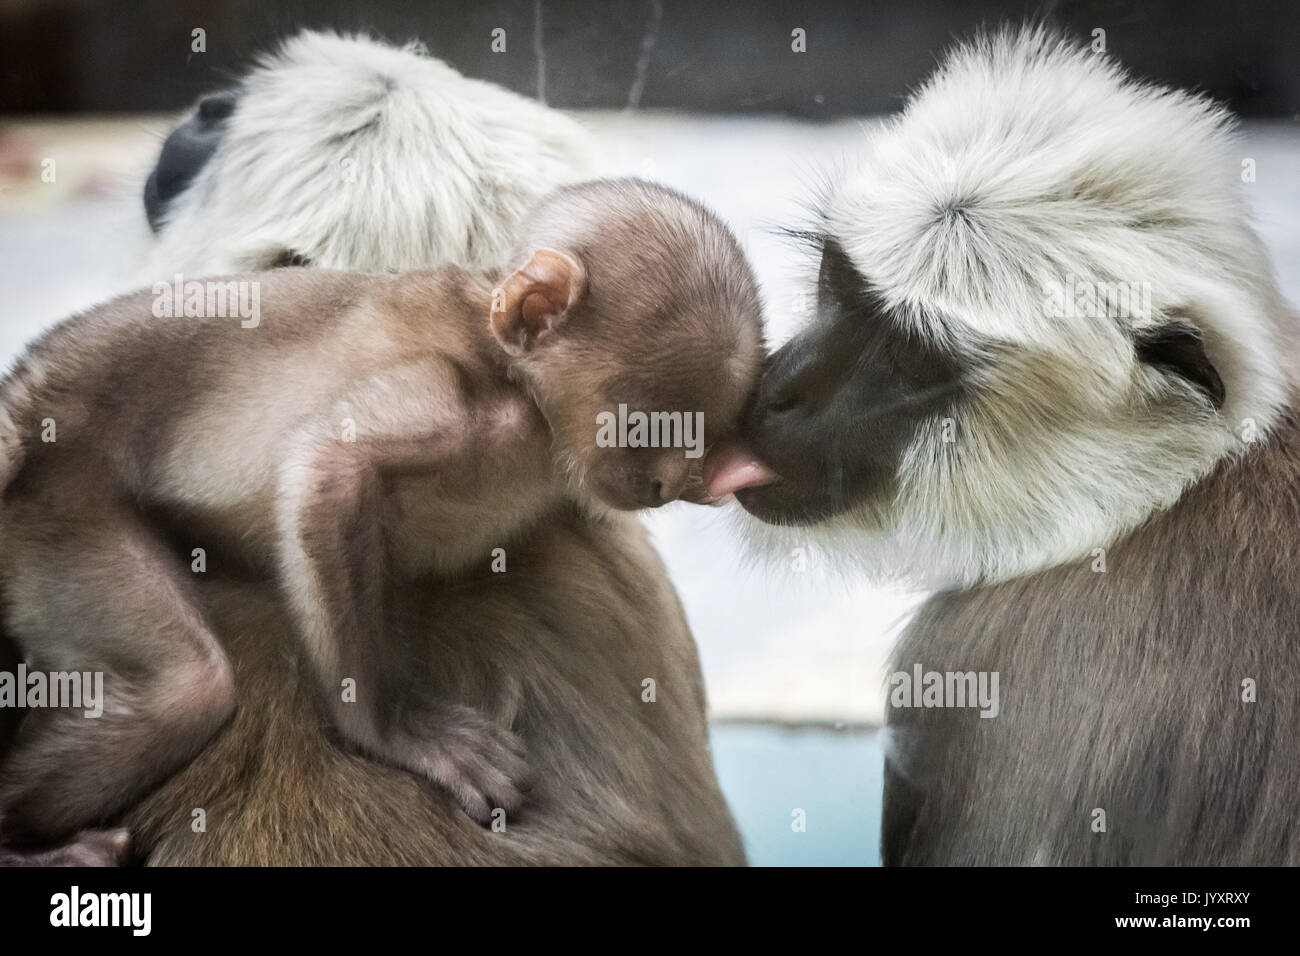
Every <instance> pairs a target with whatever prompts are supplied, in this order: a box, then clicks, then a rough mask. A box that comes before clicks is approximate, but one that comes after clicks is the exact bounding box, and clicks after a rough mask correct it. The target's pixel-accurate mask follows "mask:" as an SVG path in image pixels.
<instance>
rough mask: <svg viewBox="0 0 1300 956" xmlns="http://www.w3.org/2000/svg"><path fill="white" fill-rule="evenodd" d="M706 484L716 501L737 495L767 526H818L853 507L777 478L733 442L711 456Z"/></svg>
mask: <svg viewBox="0 0 1300 956" xmlns="http://www.w3.org/2000/svg"><path fill="white" fill-rule="evenodd" d="M704 483H705V488H706V489H707V490H708V493H709V495H710V496H711V497H712V498H713V499H714V500H715V501H716V500H720V499H723V498H726V497H728V496H730V495H734V496H735V498H736V501H737V503H739V505H740V506H741V507H742V508H744V509H745V510H746V511H748V512H749V513H750V514H751V515H753V516H754V517H755V518H757V519H758V520H760V521H763V522H766V523H768V524H779V525H810V524H817V523H818V522H821V521H826V520H829V519H831V518H833V517H835V516H836V515H838V514H840V513H842V512H844V511H846V510H848V508H849V507H850V504H851V503H850V502H848V501H845V500H842V499H841V497H840V496H837V495H834V494H831V493H830V492H829V491H826V490H822V489H820V488H816V487H807V486H805V485H804V484H803V483H801V482H799V481H795V480H793V479H791V478H788V477H785V476H783V475H781V474H778V473H777V472H776V471H774V470H773V469H772V468H771V466H769V465H768V464H766V463H765V462H764V461H763V460H762V459H761V458H759V457H758V455H757V454H756V453H755V452H754V451H753V449H752V448H751V447H750V446H749V445H746V444H744V443H743V442H739V441H734V440H733V441H730V442H726V443H724V444H722V445H719V446H718V447H717V448H716V449H715V450H713V451H710V452H709V458H708V460H707V461H706V463H705V466H704Z"/></svg>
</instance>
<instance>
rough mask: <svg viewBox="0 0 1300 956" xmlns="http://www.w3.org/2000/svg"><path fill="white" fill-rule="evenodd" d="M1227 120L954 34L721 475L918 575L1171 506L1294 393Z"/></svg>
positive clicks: (1087, 68)
mask: <svg viewBox="0 0 1300 956" xmlns="http://www.w3.org/2000/svg"><path fill="white" fill-rule="evenodd" d="M1230 133H1231V122H1230V119H1229V117H1228V116H1227V115H1226V114H1225V113H1224V112H1223V111H1222V110H1221V109H1219V108H1217V107H1216V106H1214V105H1213V104H1211V103H1209V102H1207V101H1205V100H1203V99H1200V98H1197V97H1195V96H1192V95H1188V94H1185V93H1181V92H1175V91H1171V90H1168V89H1163V88H1157V87H1153V86H1150V85H1144V84H1140V83H1137V82H1135V81H1133V80H1132V79H1130V78H1128V77H1127V76H1126V75H1125V74H1124V73H1123V72H1122V71H1121V70H1120V69H1119V68H1118V67H1117V66H1116V65H1114V64H1113V63H1112V62H1110V61H1109V60H1108V59H1107V58H1106V57H1105V56H1104V55H1102V54H1098V53H1094V52H1092V50H1090V49H1088V48H1077V47H1075V46H1073V45H1071V44H1070V43H1068V42H1066V41H1063V40H1061V39H1059V38H1057V37H1054V36H1052V35H1051V34H1049V33H1047V32H1045V31H1042V30H1032V31H1028V32H1025V33H1020V34H1014V33H1004V34H1002V35H999V36H996V37H992V38H988V39H983V40H979V41H977V42H974V43H971V44H969V45H966V46H962V47H960V48H959V49H957V50H956V51H955V52H954V53H952V54H951V55H950V56H949V57H948V58H947V60H946V62H945V63H944V64H943V65H942V66H941V67H940V69H939V70H938V72H937V74H936V75H935V76H934V77H933V78H932V79H931V80H930V81H929V82H928V83H927V84H926V85H925V86H924V87H922V89H921V90H920V91H919V92H918V93H917V94H916V95H915V96H914V98H913V99H912V100H911V101H910V102H909V103H908V105H907V106H906V108H905V110H904V111H903V113H902V114H901V115H900V116H899V117H898V118H896V119H895V120H893V121H891V122H889V123H887V124H885V125H884V126H883V127H882V128H881V129H880V130H879V131H878V132H877V133H876V134H875V135H874V136H873V137H872V140H871V142H870V144H869V148H868V149H867V151H866V153H865V155H864V156H863V157H862V158H861V160H860V162H858V163H857V164H856V166H855V167H853V168H852V169H851V170H850V171H849V172H848V173H847V175H845V176H843V177H842V178H841V179H840V181H839V182H838V183H836V184H835V185H834V186H833V187H832V188H831V189H830V190H829V191H828V194H827V196H826V197H825V203H824V206H823V208H822V210H821V221H820V223H819V225H818V228H817V229H816V230H815V231H814V232H815V234H816V239H817V242H816V245H817V247H818V249H819V251H820V268H819V275H818V278H817V304H816V312H815V316H814V317H813V319H812V320H811V322H810V323H809V324H808V326H807V327H806V328H805V329H803V330H802V331H801V333H800V334H798V335H796V336H795V337H794V338H793V339H792V340H791V341H789V342H788V343H786V344H785V345H784V347H782V348H781V349H780V350H779V351H777V352H776V353H775V355H773V356H772V358H771V359H770V361H769V363H768V365H767V368H766V370H765V374H764V377H763V380H762V384H761V387H760V391H759V396H758V400H757V402H756V404H755V406H754V408H753V410H752V414H751V415H750V416H749V417H748V420H747V424H746V427H745V436H746V438H747V441H748V448H745V447H737V448H735V449H733V450H732V451H731V452H730V454H728V455H725V456H718V457H717V458H715V461H714V467H713V473H712V475H711V480H710V487H711V488H712V490H714V491H715V492H716V493H719V494H721V493H725V492H727V491H735V492H736V494H737V498H738V500H739V501H740V503H741V505H742V506H743V507H744V508H745V509H746V510H748V511H749V512H750V513H752V514H753V515H756V516H758V517H759V518H761V519H763V521H765V522H768V523H771V524H775V525H808V524H815V525H818V526H819V530H818V532H817V533H818V535H819V537H822V538H823V539H829V540H830V541H832V542H839V543H842V544H844V545H846V546H847V547H846V550H847V551H849V552H850V553H853V554H856V555H863V554H866V555H868V557H867V558H866V559H865V560H866V562H867V563H868V564H869V570H871V571H874V572H876V573H879V574H882V575H897V576H900V577H904V578H908V579H911V580H919V581H922V582H924V583H928V584H936V583H937V584H951V583H966V584H969V583H974V582H978V581H981V580H995V579H1001V578H1006V577H1011V576H1015V575H1017V574H1020V573H1024V572H1026V571H1030V570H1034V569H1037V568H1041V567H1046V566H1050V565H1053V564H1057V563H1062V562H1066V561H1071V560H1076V559H1081V558H1085V559H1086V558H1087V557H1088V556H1089V555H1090V554H1091V553H1092V552H1093V551H1094V549H1096V548H1104V547H1106V546H1107V545H1109V544H1110V543H1112V542H1113V541H1114V540H1115V539H1116V538H1117V537H1118V536H1120V535H1121V534H1123V533H1125V532H1126V531H1128V530H1130V529H1132V528H1133V527H1135V526H1136V525H1138V524H1139V523H1141V522H1142V521H1143V520H1145V519H1146V518H1147V517H1149V516H1150V515H1152V514H1153V513H1155V512H1157V511H1158V510H1160V509H1163V508H1165V507H1167V506H1169V505H1170V504H1172V503H1173V502H1174V501H1176V500H1177V499H1178V497H1179V496H1180V495H1181V494H1182V493H1183V491H1184V490H1185V489H1186V488H1187V487H1188V486H1189V485H1190V484H1191V483H1193V482H1195V481H1196V480H1198V479H1199V478H1200V477H1202V476H1204V475H1205V474H1206V473H1207V472H1208V471H1209V470H1210V469H1211V468H1213V467H1214V466H1215V465H1216V464H1217V463H1218V462H1219V461H1220V460H1221V459H1224V458H1225V457H1228V456H1230V455H1233V454H1234V453H1237V452H1240V451H1242V450H1244V449H1245V448H1246V447H1247V446H1248V445H1249V443H1250V442H1252V441H1256V440H1260V439H1262V438H1263V437H1264V436H1265V435H1266V434H1267V432H1268V431H1269V429H1270V426H1271V425H1272V424H1273V423H1274V421H1275V419H1276V417H1277V415H1278V410H1279V407H1280V406H1281V405H1282V403H1283V402H1284V401H1285V399H1286V396H1287V392H1288V389H1289V387H1290V385H1289V381H1290V378H1291V372H1290V371H1289V368H1290V367H1291V366H1290V364H1289V363H1290V361H1291V360H1290V359H1289V358H1287V357H1286V356H1287V355H1288V354H1293V353H1291V343H1290V316H1289V313H1288V310H1287V308H1286V306H1285V303H1284V302H1283V301H1282V300H1281V298H1280V296H1279V293H1278V291H1277V289H1276V286H1275V284H1274V281H1273V278H1272V276H1271V272H1270V269H1269V265H1268V261H1267V257H1266V255H1265V253H1264V251H1263V249H1262V247H1261V243H1260V242H1259V240H1258V238H1257V237H1256V235H1255V234H1254V232H1253V231H1252V229H1251V227H1250V225H1249V224H1248V218H1247V211H1246V208H1245V204H1244V202H1243V198H1242V196H1241V181H1242V178H1243V177H1242V169H1243V164H1242V157H1241V156H1240V155H1239V154H1238V152H1237V151H1236V150H1235V149H1234V148H1233V140H1232V138H1231V135H1230ZM760 462H761V464H760ZM796 533H798V534H800V535H803V534H806V532H803V531H799V532H796Z"/></svg>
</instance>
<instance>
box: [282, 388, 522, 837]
mask: <svg viewBox="0 0 1300 956" xmlns="http://www.w3.org/2000/svg"><path fill="white" fill-rule="evenodd" d="M416 394H420V393H418V392H417V393H416ZM426 394H427V391H426ZM392 404H396V403H392ZM392 404H390V405H389V406H388V407H387V408H386V412H387V413H388V415H389V418H390V420H389V421H388V422H387V425H388V428H389V431H388V432H387V433H386V434H376V433H373V432H372V433H369V434H367V433H365V432H364V431H361V432H360V433H359V434H357V435H356V437H355V441H342V440H340V439H339V438H338V437H337V436H336V435H335V434H332V433H331V432H330V430H329V428H328V427H327V426H323V427H321V428H319V429H316V430H314V431H311V432H304V433H303V435H302V436H300V441H299V442H298V443H297V445H296V446H295V448H294V449H293V451H292V452H291V454H290V456H289V459H288V461H287V462H286V464H285V466H284V468H283V471H282V477H281V484H280V494H279V496H278V500H279V507H280V509H281V513H280V529H281V547H282V549H283V553H282V559H283V560H282V565H283V572H284V578H285V584H286V586H287V588H288V591H289V595H290V600H291V602H292V604H293V606H294V609H295V612H296V615H297V618H298V621H299V625H300V627H301V628H302V630H303V632H304V636H305V638H306V647H307V652H308V655H309V657H310V659H311V662H312V666H313V668H314V669H315V672H316V677H317V679H318V680H319V681H320V684H321V688H322V693H323V694H324V695H325V700H326V701H327V702H328V705H329V708H330V713H331V715H332V717H333V720H334V723H335V725H336V726H337V727H338V729H339V731H340V733H342V734H343V736H344V737H345V738H346V739H347V740H349V741H350V742H352V743H353V744H355V745H356V746H358V747H360V748H362V749H363V750H366V751H367V752H369V753H371V754H373V755H375V756H377V757H379V758H381V759H383V760H386V761H388V762H390V763H393V764H395V765H397V766H399V767H402V768H404V769H406V770H409V771H411V772H413V773H417V774H420V775H421V776H424V777H426V778H428V779H429V780H432V781H433V782H435V783H437V784H438V785H439V786H441V787H443V788H444V789H446V790H448V791H449V792H450V793H451V794H452V795H453V796H455V797H456V799H457V800H458V801H459V802H460V803H461V805H462V806H463V807H464V808H465V811H466V812H467V813H468V814H469V815H470V816H472V817H473V818H474V819H476V820H478V821H480V822H484V823H486V822H488V821H489V820H490V819H491V814H492V810H493V808H495V807H500V808H502V809H505V810H513V809H515V808H516V807H518V806H519V805H520V803H522V801H523V790H524V786H525V783H526V779H527V776H528V767H527V764H526V763H525V761H524V759H523V747H522V744H521V742H520V741H519V738H518V737H517V736H515V735H514V734H513V733H512V732H511V731H510V730H509V729H508V728H506V727H502V726H500V725H499V724H497V723H496V722H494V721H493V720H491V719H490V718H489V717H487V716H486V715H484V714H481V713H479V712H478V711H476V710H474V709H472V708H469V707H465V706H463V705H460V704H456V703H453V702H451V701H447V700H443V699H440V698H438V697H437V696H436V695H434V694H433V693H432V692H431V691H430V690H429V689H428V688H427V686H426V685H425V684H424V683H423V681H422V675H423V674H424V673H425V669H424V668H423V667H422V666H421V663H420V661H419V660H418V659H417V658H416V657H415V656H414V654H413V651H412V648H411V647H409V646H406V645H403V644H402V642H400V641H398V640H396V639H395V638H394V636H393V634H394V631H395V628H394V627H393V626H392V623H391V621H390V620H389V615H388V614H387V610H386V608H385V602H384V590H385V585H386V579H387V575H386V566H387V554H386V550H387V545H386V536H385V531H384V518H385V501H384V490H383V486H384V473H385V471H386V470H387V469H389V468H404V469H410V468H420V467H429V466H431V465H432V464H433V463H434V462H438V463H440V464H443V465H446V464H447V462H446V460H445V459H439V457H438V456H439V454H440V453H441V452H440V451H439V449H440V448H443V447H445V443H444V442H443V441H442V439H441V438H440V436H439V434H438V433H437V429H435V431H434V432H433V433H430V431H429V423H430V421H432V420H433V419H432V418H429V417H423V416H418V417H416V419H415V420H414V421H412V422H411V423H410V424H409V426H405V425H404V424H403V423H394V422H392V421H391V407H392ZM417 407H418V406H417ZM357 418H358V419H361V415H357ZM404 428H405V430H403V429H404Z"/></svg>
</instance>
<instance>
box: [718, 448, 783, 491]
mask: <svg viewBox="0 0 1300 956" xmlns="http://www.w3.org/2000/svg"><path fill="white" fill-rule="evenodd" d="M776 480H777V474H776V472H774V471H772V469H770V468H768V467H767V466H766V465H765V464H763V463H762V462H761V461H759V460H758V459H757V458H756V457H755V456H754V453H753V452H752V451H750V450H749V449H748V448H747V447H746V446H744V445H742V444H741V443H740V442H735V441H731V442H724V443H723V444H721V445H719V446H718V447H717V448H715V449H713V451H711V452H709V460H708V461H707V462H705V465H704V486H705V488H707V489H708V492H709V495H710V496H711V497H713V498H725V497H726V496H727V495H730V494H733V493H734V492H737V491H739V490H740V489H741V488H755V487H757V486H758V485H770V484H771V483H772V482H774V481H776Z"/></svg>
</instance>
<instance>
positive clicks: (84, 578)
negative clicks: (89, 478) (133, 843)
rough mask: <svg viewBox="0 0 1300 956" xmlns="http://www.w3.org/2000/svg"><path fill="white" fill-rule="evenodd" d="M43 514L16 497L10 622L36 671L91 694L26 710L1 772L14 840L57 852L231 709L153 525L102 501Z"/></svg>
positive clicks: (2, 822)
mask: <svg viewBox="0 0 1300 956" xmlns="http://www.w3.org/2000/svg"><path fill="white" fill-rule="evenodd" d="M48 507H49V506H48V502H42V503H40V504H39V505H26V506H24V505H23V504H21V503H19V504H16V505H15V506H14V509H13V513H12V514H11V515H7V516H6V518H7V533H8V534H9V535H10V536H11V541H14V542H15V543H16V548H17V550H16V556H15V561H14V564H13V567H12V569H11V573H10V576H9V579H8V580H7V582H6V584H7V594H6V598H7V599H8V610H9V625H10V628H11V630H12V632H13V634H14V635H15V637H16V639H17V642H18V644H19V645H20V647H22V648H23V649H24V651H25V652H26V656H27V659H28V661H29V672H41V673H46V674H49V673H66V674H70V673H72V672H76V673H78V674H79V675H80V684H81V688H82V693H81V700H79V701H75V702H73V706H44V707H29V708H28V710H27V713H26V716H25V719H24V720H23V722H22V724H21V725H20V726H19V729H18V733H17V735H16V737H15V739H14V741H13V745H12V748H11V750H10V752H9V754H8V756H7V758H6V759H5V761H4V762H3V764H0V840H3V841H4V842H6V843H14V842H18V843H23V842H34V843H41V844H45V845H48V844H49V843H52V842H54V841H56V840H58V839H59V838H61V837H65V836H67V835H69V834H71V833H72V832H74V831H76V830H80V829H82V828H84V827H87V826H93V825H95V824H96V823H99V822H101V821H104V820H107V819H110V818H111V817H112V816H113V814H114V813H115V812H116V811H118V810H120V809H121V808H122V807H123V806H125V805H127V804H128V803H130V802H131V801H132V800H133V799H134V798H136V797H137V796H139V795H140V794H142V793H144V792H147V791H148V790H149V789H150V788H152V787H153V786H154V785H156V784H157V783H159V782H160V781H162V780H163V779H165V778H166V777H167V776H168V775H169V774H171V773H172V772H173V771H174V770H176V769H177V768H178V767H180V766H182V765H184V764H185V763H186V762H187V761H188V760H190V758H191V757H193V756H194V754H195V753H197V752H198V751H199V750H200V749H201V748H202V746H203V745H204V744H205V743H206V742H207V740H208V739H209V738H210V737H211V736H212V735H213V734H214V733H215V732H216V731H217V730H218V729H219V728H220V727H221V726H222V725H223V724H224V723H225V722H226V720H227V719H228V718H229V717H230V716H231V714H232V713H233V712H234V707H235V692H234V682H233V677H232V673H231V668H230V664H229V662H228V661H227V659H226V655H225V652H224V650H223V649H222V648H221V646H220V645H219V644H218V643H217V641H216V639H215V637H214V636H213V635H212V633H211V632H210V631H209V630H208V628H207V625H206V624H205V623H204V622H203V620H202V617H201V616H200V614H199V612H198V610H197V608H196V606H195V604H194V603H193V602H192V601H191V598H190V595H189V593H188V590H189V589H188V587H187V582H186V581H185V579H184V577H183V574H184V571H182V569H181V568H180V567H179V566H178V562H177V561H176V559H175V558H174V557H173V556H172V555H171V554H169V553H167V551H166V549H165V547H164V545H163V544H162V542H161V541H160V540H159V539H158V538H157V537H156V536H155V535H154V534H153V533H152V532H151V530H150V529H148V528H147V527H145V526H143V525H142V524H141V523H140V521H139V520H138V519H137V518H136V517H135V516H134V515H133V514H131V513H130V512H128V511H125V510H124V509H120V508H115V506H114V505H111V504H105V503H103V502H98V503H94V504H91V503H87V502H82V503H80V507H77V506H75V505H74V506H71V507H68V508H66V509H61V510H60V512H59V515H58V517H57V518H55V517H52V516H51V515H50V514H49V513H48ZM24 512H26V513H24ZM8 519H12V520H8ZM92 697H94V698H97V699H94V700H92V699H91V698H92ZM46 703H47V704H64V705H66V704H67V703H69V702H68V701H55V700H53V699H50V700H48V701H47V702H46Z"/></svg>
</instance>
